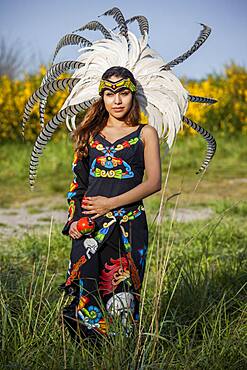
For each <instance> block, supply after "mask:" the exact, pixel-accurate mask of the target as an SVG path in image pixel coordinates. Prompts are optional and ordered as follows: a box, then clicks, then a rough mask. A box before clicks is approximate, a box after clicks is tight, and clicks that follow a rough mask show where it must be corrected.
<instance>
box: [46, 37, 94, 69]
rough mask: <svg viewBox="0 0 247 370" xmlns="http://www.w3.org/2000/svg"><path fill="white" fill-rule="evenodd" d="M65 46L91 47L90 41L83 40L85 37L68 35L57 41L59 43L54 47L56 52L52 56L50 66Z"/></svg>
mask: <svg viewBox="0 0 247 370" xmlns="http://www.w3.org/2000/svg"><path fill="white" fill-rule="evenodd" d="M66 45H79V46H80V47H83V46H91V45H92V43H91V41H89V40H87V39H85V37H82V36H80V35H75V34H73V33H69V34H67V35H65V36H63V37H62V38H61V39H60V40H59V42H58V44H57V46H56V50H55V53H54V56H53V58H52V64H53V63H54V60H55V58H56V56H57V54H58V52H59V50H60V49H62V48H63V47H64V46H66Z"/></svg>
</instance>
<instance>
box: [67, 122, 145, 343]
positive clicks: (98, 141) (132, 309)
mask: <svg viewBox="0 0 247 370" xmlns="http://www.w3.org/2000/svg"><path fill="white" fill-rule="evenodd" d="M142 127H143V126H142V125H141V124H140V125H139V126H138V128H137V129H136V130H135V131H134V132H132V133H130V134H128V135H126V136H124V137H122V138H120V139H118V140H116V141H115V142H114V143H110V142H109V141H108V140H106V139H105V138H104V137H103V136H102V135H100V134H97V135H95V137H94V138H93V139H92V140H91V141H90V143H89V145H88V150H89V151H88V156H87V157H86V158H83V159H81V160H78V158H77V156H75V158H74V161H73V165H72V169H73V172H74V175H75V177H74V180H73V182H72V184H71V186H70V190H69V192H68V202H69V217H68V221H67V223H66V225H65V227H64V229H63V231H62V232H63V234H65V235H68V231H69V227H70V225H71V223H72V222H74V221H76V220H78V219H80V218H81V217H83V216H86V214H83V210H85V209H83V207H82V205H81V202H82V198H83V196H84V195H87V196H97V195H101V196H105V197H113V196H117V195H120V194H122V193H125V192H127V191H129V190H131V189H133V188H134V187H135V186H137V185H138V184H140V183H141V182H142V179H143V175H144V145H143V142H142V140H141V138H140V133H141V129H142ZM94 221H95V223H96V228H95V230H94V231H93V232H92V233H91V234H90V235H83V236H82V237H81V238H80V239H76V240H72V250H71V256H70V264H69V269H68V273H67V280H66V282H65V284H64V286H63V288H64V289H65V291H66V292H67V293H68V294H70V295H74V296H75V298H74V300H73V302H72V303H71V304H70V305H69V306H68V307H66V308H65V309H64V318H65V322H66V323H67V324H69V325H68V326H69V327H70V330H71V333H72V334H73V333H75V331H76V329H77V328H78V323H79V327H80V330H81V332H83V335H85V336H88V335H90V334H91V333H95V332H99V333H101V334H107V333H108V332H109V321H110V322H111V318H112V317H113V316H114V315H118V316H120V317H121V320H122V323H123V325H124V326H125V325H126V322H127V318H128V317H131V320H132V322H136V321H138V318H139V301H140V291H141V285H142V280H143V275H144V269H145V260H146V253H147V248H148V226H147V220H146V214H145V209H144V205H143V202H142V200H140V201H137V202H134V203H131V204H127V205H125V206H122V207H119V208H116V209H113V210H111V211H110V212H108V213H106V214H105V215H103V216H100V217H97V218H96V219H95V220H94ZM105 312H107V314H108V317H109V318H110V319H106V317H105Z"/></svg>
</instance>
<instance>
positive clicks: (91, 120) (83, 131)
mask: <svg viewBox="0 0 247 370" xmlns="http://www.w3.org/2000/svg"><path fill="white" fill-rule="evenodd" d="M112 76H116V77H120V78H130V80H131V81H132V82H133V83H134V84H135V85H136V81H135V78H134V76H133V74H132V73H131V72H130V71H129V70H128V69H127V68H124V67H111V68H109V69H107V70H106V71H105V72H104V74H103V75H102V79H103V80H108V79H110V78H111V77H112ZM132 95H133V99H132V107H131V109H130V111H129V112H128V114H127V116H126V124H127V125H128V126H137V125H138V123H139V120H140V107H139V103H138V101H137V99H136V96H135V94H134V93H132ZM108 117H109V114H108V112H107V110H106V109H105V104H104V100H103V97H100V98H99V100H97V101H96V102H95V103H93V104H92V105H91V107H90V108H88V110H87V112H86V114H85V116H84V118H83V120H82V122H81V123H79V124H78V126H77V127H76V129H75V130H74V131H73V133H72V135H71V136H72V139H73V141H74V146H75V152H76V153H77V155H78V157H79V158H82V157H83V156H84V157H86V156H87V155H88V147H87V146H88V143H89V140H90V139H91V138H92V137H94V136H95V135H97V134H98V133H99V132H100V131H102V130H103V128H104V127H105V125H106V123H107V119H108Z"/></svg>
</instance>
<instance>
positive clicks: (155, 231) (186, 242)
mask: <svg viewBox="0 0 247 370" xmlns="http://www.w3.org/2000/svg"><path fill="white" fill-rule="evenodd" d="M238 207H239V208H241V212H239V213H236V212H235V216H234V217H233V216H232V214H231V209H229V210H228V211H226V210H225V209H224V211H219V213H218V214H216V216H215V218H214V219H212V220H211V221H210V222H208V224H207V225H206V227H205V222H204V223H202V222H196V223H193V224H192V223H191V224H186V225H181V224H178V223H176V222H175V221H174V220H171V221H169V222H168V220H167V219H165V220H164V221H163V223H162V222H157V223H154V226H153V227H151V228H150V244H149V253H148V259H147V265H146V274H145V279H144V283H143V290H142V304H141V311H140V314H141V318H140V325H139V328H138V330H137V331H136V332H135V333H134V335H133V336H130V337H125V336H124V335H123V333H121V332H120V334H119V335H118V336H112V337H110V338H107V339H104V338H103V339H102V340H101V342H100V345H99V344H98V345H93V344H92V342H88V341H83V342H82V343H80V345H75V343H73V341H72V340H71V339H70V337H69V335H68V333H67V331H66V330H65V328H64V323H63V321H62V318H61V310H62V306H63V305H64V304H65V298H64V297H63V296H62V295H61V294H60V292H59V291H58V289H57V287H58V285H59V284H60V283H61V282H63V281H64V277H65V271H66V269H67V258H68V255H69V250H70V242H69V240H68V239H67V238H66V237H64V236H62V235H61V232H60V228H58V227H57V226H53V224H52V220H51V227H50V232H49V234H48V235H47V236H45V237H36V236H35V235H29V236H26V237H25V238H24V239H22V240H17V239H13V240H10V241H9V246H8V251H7V252H6V248H5V254H3V255H2V256H1V266H2V268H1V293H0V307H1V326H2V336H1V350H2V351H1V369H14V368H18V369H92V368H94V369H244V368H245V367H246V365H247V358H246V352H245V349H246V348H245V345H246V339H247V332H246V324H247V322H246V321H247V320H246V319H247V317H246V308H247V307H246V306H247V305H246V242H247V231H246V228H245V227H244V223H243V221H244V218H245V217H246V208H245V211H244V210H243V207H242V206H241V205H239V206H238V205H236V206H235V211H236V208H238ZM160 212H161V210H160Z"/></svg>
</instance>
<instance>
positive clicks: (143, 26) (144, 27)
mask: <svg viewBox="0 0 247 370" xmlns="http://www.w3.org/2000/svg"><path fill="white" fill-rule="evenodd" d="M134 21H137V22H138V26H139V29H140V32H141V34H142V35H143V36H145V33H147V34H149V24H148V20H147V18H146V17H144V15H135V16H134V17H131V18H130V19H127V20H126V22H125V23H126V24H130V23H132V22H134Z"/></svg>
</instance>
